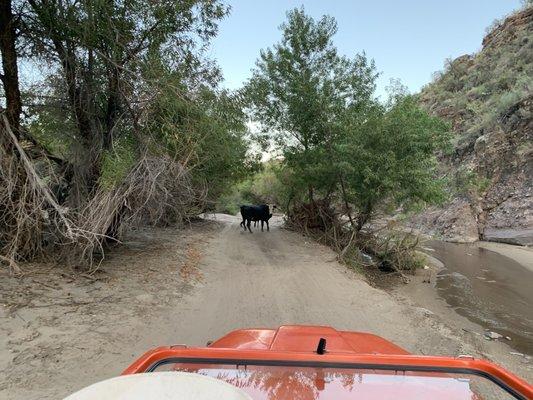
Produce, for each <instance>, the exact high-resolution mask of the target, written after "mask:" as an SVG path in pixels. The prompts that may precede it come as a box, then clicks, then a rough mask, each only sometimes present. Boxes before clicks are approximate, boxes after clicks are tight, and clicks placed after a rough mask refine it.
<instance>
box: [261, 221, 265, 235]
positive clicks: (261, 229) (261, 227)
mask: <svg viewBox="0 0 533 400" xmlns="http://www.w3.org/2000/svg"><path fill="white" fill-rule="evenodd" d="M263 223H264V221H263V220H261V232H263Z"/></svg>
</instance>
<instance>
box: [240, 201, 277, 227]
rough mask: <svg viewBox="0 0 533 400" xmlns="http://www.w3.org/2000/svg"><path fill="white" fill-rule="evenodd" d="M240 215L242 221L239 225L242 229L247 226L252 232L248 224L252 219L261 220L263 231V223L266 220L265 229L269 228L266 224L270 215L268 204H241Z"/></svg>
mask: <svg viewBox="0 0 533 400" xmlns="http://www.w3.org/2000/svg"><path fill="white" fill-rule="evenodd" d="M241 215H242V222H241V224H240V225H241V226H242V227H243V228H244V230H246V228H248V230H249V231H250V233H252V230H251V229H250V224H251V222H252V221H261V231H263V224H264V223H265V222H266V226H267V231H269V230H270V227H269V226H268V220H269V219H270V218H271V217H272V214H271V213H270V209H269V207H268V205H266V204H261V205H257V206H256V205H253V206H241Z"/></svg>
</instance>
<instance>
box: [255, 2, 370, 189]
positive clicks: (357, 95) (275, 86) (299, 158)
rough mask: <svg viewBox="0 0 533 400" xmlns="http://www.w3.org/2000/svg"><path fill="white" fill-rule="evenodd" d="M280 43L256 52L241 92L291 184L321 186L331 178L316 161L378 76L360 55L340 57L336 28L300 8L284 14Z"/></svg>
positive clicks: (365, 98) (360, 105)
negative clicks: (291, 172)
mask: <svg viewBox="0 0 533 400" xmlns="http://www.w3.org/2000/svg"><path fill="white" fill-rule="evenodd" d="M281 30H282V34H283V36H282V40H281V41H280V42H279V43H278V44H276V45H275V46H274V47H273V48H272V49H267V50H264V51H262V52H261V56H260V59H259V60H258V62H257V68H256V69H255V70H254V73H253V77H252V79H251V80H250V81H249V82H248V84H247V88H246V93H247V96H248V100H249V103H250V106H251V110H252V113H253V115H254V117H255V118H256V119H257V120H258V121H260V122H261V124H262V128H263V135H262V136H261V137H260V139H261V140H263V141H271V142H272V143H273V145H274V146H275V147H277V148H278V149H279V150H281V152H282V153H283V155H284V157H285V162H286V164H287V165H288V166H290V167H291V168H292V169H293V170H294V172H295V174H294V175H293V178H295V181H294V182H293V184H294V185H295V186H296V187H298V188H299V187H307V188H308V190H309V196H311V195H312V191H313V189H314V188H315V187H320V186H324V182H325V181H330V180H331V177H330V176H329V173H328V171H327V170H325V169H324V165H323V164H322V162H321V160H322V159H323V156H324V149H325V148H326V147H327V146H328V143H331V142H332V141H333V140H335V137H336V135H337V134H338V131H339V128H340V127H339V125H338V123H336V122H335V121H340V119H341V118H342V115H343V114H344V113H345V112H346V109H351V110H362V109H364V108H365V107H366V105H367V103H368V102H369V101H370V96H371V95H372V92H373V90H374V81H375V78H376V76H377V74H376V72H375V68H374V64H373V62H372V61H368V60H367V58H366V57H365V55H364V54H362V55H357V56H356V57H354V59H348V58H346V57H343V56H340V55H339V54H338V53H337V50H336V48H335V47H334V45H333V40H332V38H333V35H334V34H335V33H336V31H337V25H336V22H335V20H334V19H333V18H331V17H328V16H324V17H322V18H321V19H320V20H318V21H315V20H313V18H311V17H309V16H308V15H306V14H305V12H304V10H303V8H301V9H294V10H292V11H290V12H288V13H287V22H286V23H284V24H283V25H282V26H281Z"/></svg>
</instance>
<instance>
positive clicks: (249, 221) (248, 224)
mask: <svg viewBox="0 0 533 400" xmlns="http://www.w3.org/2000/svg"><path fill="white" fill-rule="evenodd" d="M251 223H252V220H251V219H249V220H248V223H247V224H246V226H247V227H248V230H249V231H250V233H252V230H251V229H250V224H251ZM244 230H246V228H244Z"/></svg>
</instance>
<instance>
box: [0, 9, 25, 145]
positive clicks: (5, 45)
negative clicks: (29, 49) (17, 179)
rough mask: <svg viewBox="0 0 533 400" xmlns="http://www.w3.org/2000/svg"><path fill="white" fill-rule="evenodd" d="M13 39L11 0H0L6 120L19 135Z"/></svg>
mask: <svg viewBox="0 0 533 400" xmlns="http://www.w3.org/2000/svg"><path fill="white" fill-rule="evenodd" d="M15 41H16V32H15V20H14V18H13V10H12V4H11V0H0V52H1V54H2V68H3V74H2V75H1V76H0V77H1V79H2V84H3V86H4V92H5V95H6V116H7V120H8V121H9V124H10V125H11V128H12V130H13V133H14V134H15V135H16V136H17V137H19V136H20V115H21V113H22V101H21V99H20V89H19V79H18V66H17V50H16V47H15Z"/></svg>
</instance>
